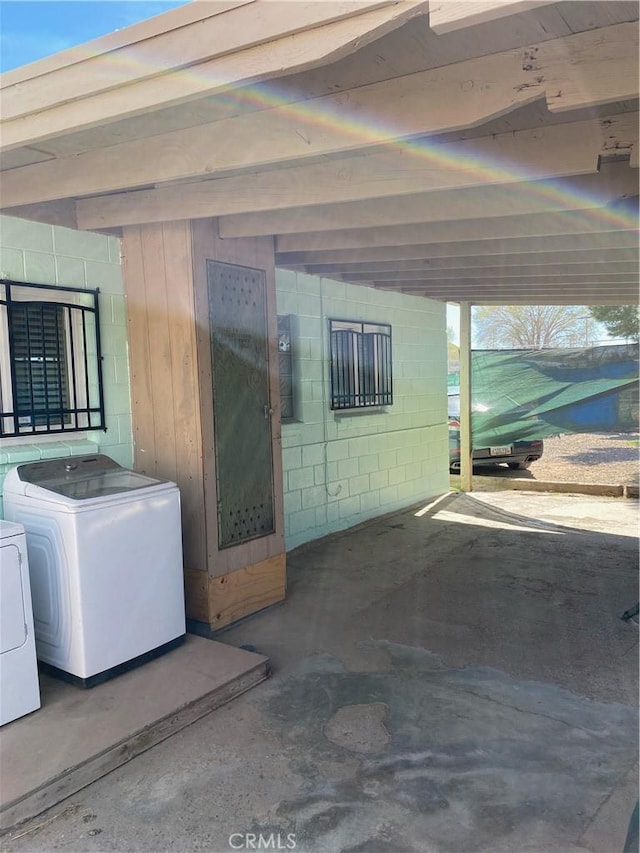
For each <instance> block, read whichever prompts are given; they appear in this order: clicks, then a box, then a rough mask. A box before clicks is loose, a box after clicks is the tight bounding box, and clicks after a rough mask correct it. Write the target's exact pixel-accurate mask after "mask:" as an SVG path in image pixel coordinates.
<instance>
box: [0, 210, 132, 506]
mask: <svg viewBox="0 0 640 853" xmlns="http://www.w3.org/2000/svg"><path fill="white" fill-rule="evenodd" d="M0 277H1V278H5V279H11V280H13V281H24V282H29V283H32V284H58V285H60V286H67V287H82V288H88V289H95V288H99V289H100V297H99V308H100V332H101V344H102V355H103V362H102V371H103V382H104V399H105V411H106V423H107V431H106V432H103V431H101V430H100V431H98V430H91V431H86V432H80V433H68V434H66V435H52V436H42V437H41V438H38V439H37V440H35V439H34V438H31V437H28V438H27V437H25V438H4V439H3V438H0V494H1V491H2V480H3V479H4V475H5V474H6V472H7V470H8V469H9V468H11V467H12V466H13V465H17V464H19V463H21V462H33V461H37V460H38V459H45V458H52V457H56V456H71V455H82V454H84V453H95V452H98V450H99V451H100V452H102V453H106V454H108V455H109V456H111V457H113V458H114V459H115V460H116V461H117V462H119V463H120V464H121V465H125V466H128V467H130V466H131V464H132V462H133V438H132V430H131V401H130V395H129V361H128V354H127V322H126V310H125V299H124V285H123V280H122V268H121V263H120V241H119V240H118V239H117V238H115V237H105V236H103V235H100V234H91V233H88V232H82V231H80V232H79V231H72V230H70V229H68V228H61V227H59V226H54V225H44V224H42V223H39V222H29V221H27V220H25V219H17V218H15V217H10V216H0ZM0 517H2V508H1V503H0Z"/></svg>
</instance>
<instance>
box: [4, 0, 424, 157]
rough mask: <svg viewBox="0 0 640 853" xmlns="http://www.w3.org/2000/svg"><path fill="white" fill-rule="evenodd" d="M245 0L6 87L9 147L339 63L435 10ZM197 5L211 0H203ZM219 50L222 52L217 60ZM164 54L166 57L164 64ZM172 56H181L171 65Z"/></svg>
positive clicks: (389, 3)
mask: <svg viewBox="0 0 640 853" xmlns="http://www.w3.org/2000/svg"><path fill="white" fill-rule="evenodd" d="M243 2H244V3H248V4H249V8H247V9H246V10H245V9H243V10H236V11H235V13H234V15H233V16H229V15H227V16H226V17H225V16H224V15H222V14H216V15H215V16H211V17H209V18H207V19H203V20H198V21H197V22H195V23H192V24H187V25H185V26H182V27H181V28H179V29H177V30H174V31H172V32H164V33H161V34H159V35H157V36H155V37H150V38H148V39H147V40H146V41H145V42H144V43H143V44H142V45H140V44H139V43H136V44H134V45H133V46H132V47H130V46H125V47H123V48H122V50H121V51H120V53H122V55H123V57H124V58H123V59H119V58H118V51H114V52H110V53H108V54H106V55H101V56H96V57H91V56H89V57H84V58H83V59H82V60H79V62H78V63H71V64H69V65H67V66H66V67H60V68H57V69H54V70H53V71H52V72H51V73H48V74H44V75H41V76H40V75H39V76H37V77H36V78H35V79H29V80H26V81H22V82H19V83H18V84H17V85H13V86H6V85H5V87H4V90H0V105H1V108H2V116H3V124H2V139H1V146H2V150H3V151H7V150H9V149H11V148H15V147H16V146H18V145H25V144H28V145H42V143H44V142H46V141H47V140H49V139H54V138H56V137H58V136H62V135H65V134H68V133H71V132H78V131H83V130H87V129H89V128H92V127H96V126H98V125H105V124H108V123H109V122H113V121H121V120H122V119H124V118H133V117H135V116H138V115H142V114H144V113H147V112H150V111H152V110H155V109H164V108H166V107H168V106H173V105H176V104H179V103H184V102H186V101H191V100H194V99H196V98H201V97H212V96H215V95H218V94H221V93H224V92H228V91H229V90H230V89H231V88H232V87H238V86H241V85H247V84H250V83H251V82H252V81H255V80H256V78H258V79H259V80H260V81H261V82H265V81H266V80H269V79H271V78H273V77H278V76H280V75H281V74H282V69H283V68H287V67H288V66H289V65H290V63H291V57H292V56H294V57H295V65H294V66H291V67H288V70H289V72H292V71H297V72H300V71H303V70H308V69H310V68H313V67H315V66H316V65H319V64H324V63H325V62H333V61H336V60H338V59H340V58H342V57H344V56H346V55H348V54H350V53H352V52H353V51H354V50H356V49H359V48H361V47H362V46H363V45H365V44H367V43H368V42H370V41H373V40H375V39H377V38H380V37H381V36H383V35H384V34H385V33H386V32H388V31H390V30H391V29H394V28H395V27H397V26H400V25H401V24H402V23H404V22H405V21H406V20H409V19H410V18H411V17H413V16H414V15H417V14H422V13H423V12H424V8H425V3H424V0H403V2H402V3H397V2H395V3H394V2H393V0H379V2H367V3H365V4H363V3H360V2H353V0H338V2H331V3H317V2H316V3H296V4H295V5H293V4H292V5H290V6H289V7H288V9H287V14H286V15H283V14H282V6H281V5H280V4H279V3H277V2H271V3H268V4H267V3H256V2H255V0H243ZM191 5H193V4H191ZM196 5H197V6H199V7H202V8H205V7H206V5H207V4H206V3H205V2H202V0H200V2H199V3H197V4H196ZM220 5H221V6H222V4H220ZM228 5H230V6H231V5H234V4H228ZM235 5H236V6H238V5H242V3H236V4H235ZM175 11H177V10H175ZM222 11H224V8H222V9H221V12H222ZM243 19H244V20H243ZM321 24H323V26H322V32H321V34H319V31H318V26H319V25H321ZM305 27H311V29H305ZM272 33H273V34H275V35H274V37H273V39H272V38H270V36H271V34H272ZM256 40H257V41H256ZM162 42H166V44H167V48H165V47H163V46H162V44H161V43H162ZM82 47H85V46H82ZM234 48H235V49H236V51H237V52H236V53H234ZM145 52H146V53H150V55H151V58H150V60H149V62H147V63H144V61H143V60H142V59H141V56H142V55H143V54H144V53H145ZM212 52H213V54H215V53H216V52H217V53H218V54H221V55H217V56H215V57H214V58H210V57H211V56H212ZM71 53H73V51H71ZM130 54H133V61H131V60H130V59H128V57H129V55H130ZM156 57H162V59H163V66H162V68H160V66H159V65H158V62H157V59H156ZM168 61H169V62H171V61H173V63H174V64H173V65H172V66H171V67H170V68H169V69H167V67H166V63H167V62H168ZM196 63H197V64H196ZM94 70H95V72H97V73H96V74H94ZM160 72H162V73H160ZM125 84H126V89H124V88H123V86H124V85H125ZM25 95H26V97H25ZM243 100H244V101H245V102H246V103H251V98H250V97H245V98H244V99H243V98H242V96H240V97H239V102H242V101H243Z"/></svg>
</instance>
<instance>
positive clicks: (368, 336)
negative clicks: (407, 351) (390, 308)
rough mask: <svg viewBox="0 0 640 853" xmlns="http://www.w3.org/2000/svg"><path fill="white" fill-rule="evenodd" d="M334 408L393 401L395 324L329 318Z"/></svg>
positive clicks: (366, 405)
mask: <svg viewBox="0 0 640 853" xmlns="http://www.w3.org/2000/svg"><path fill="white" fill-rule="evenodd" d="M329 341H330V348H331V408H332V409H359V408H363V407H368V406H389V405H391V404H392V403H393V381H392V380H393V376H392V363H391V326H390V325H388V324H386V323H359V322H354V321H351V320H329Z"/></svg>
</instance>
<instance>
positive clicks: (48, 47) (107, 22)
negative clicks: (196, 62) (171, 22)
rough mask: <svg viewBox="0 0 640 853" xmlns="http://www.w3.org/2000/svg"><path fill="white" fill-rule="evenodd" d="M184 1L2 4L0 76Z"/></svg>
mask: <svg viewBox="0 0 640 853" xmlns="http://www.w3.org/2000/svg"><path fill="white" fill-rule="evenodd" d="M184 2H185V0H128V2H127V0H125V2H123V0H64V2H58V0H0V71H9V70H10V69H12V68H18V67H19V66H20V65H26V64H27V63H29V62H35V60H36V59H42V57H43V56H49V55H50V54H52V53H58V52H59V51H61V50H66V48H68V47H73V46H74V45H77V44H82V43H83V42H85V41H90V40H91V39H94V38H98V36H103V35H106V34H107V33H111V32H114V30H118V29H122V28H123V27H128V26H129V25H130V24H135V23H137V22H138V21H142V20H144V19H145V18H153V17H154V16H155V15H160V14H162V12H166V11H167V10H168V9H172V8H173V7H174V6H182V5H183V4H184Z"/></svg>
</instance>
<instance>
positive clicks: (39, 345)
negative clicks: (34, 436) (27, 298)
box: [11, 302, 69, 426]
mask: <svg viewBox="0 0 640 853" xmlns="http://www.w3.org/2000/svg"><path fill="white" fill-rule="evenodd" d="M64 310H65V309H64V307H63V306H61V305H56V304H55V303H45V302H22V303H20V302H16V303H13V304H12V306H11V327H12V335H13V364H14V370H15V381H16V389H15V390H16V393H15V400H16V415H17V417H18V422H19V423H20V424H31V425H35V426H41V425H47V426H48V425H50V424H51V423H63V422H64V418H65V416H64V409H66V408H68V406H69V390H68V377H67V359H66V337H65V322H64V320H65V318H64Z"/></svg>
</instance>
